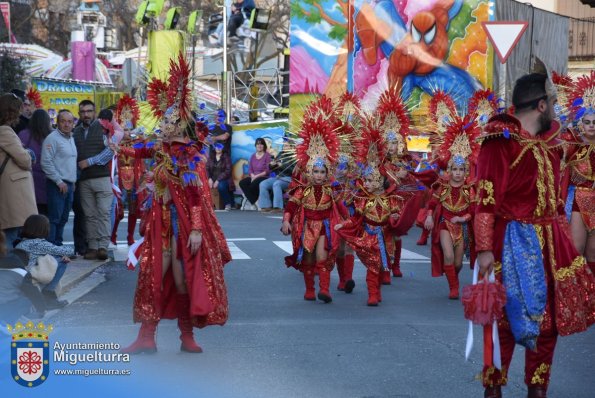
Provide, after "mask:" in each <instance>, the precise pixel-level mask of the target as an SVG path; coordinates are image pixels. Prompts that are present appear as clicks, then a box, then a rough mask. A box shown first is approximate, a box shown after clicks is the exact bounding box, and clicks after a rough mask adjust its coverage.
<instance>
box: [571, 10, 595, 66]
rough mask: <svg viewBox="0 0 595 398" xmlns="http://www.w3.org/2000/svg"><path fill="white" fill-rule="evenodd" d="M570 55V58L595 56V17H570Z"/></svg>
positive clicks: (586, 58)
mask: <svg viewBox="0 0 595 398" xmlns="http://www.w3.org/2000/svg"><path fill="white" fill-rule="evenodd" d="M568 57H569V58H570V60H588V59H593V58H595V18H588V19H574V18H570V22H569V27H568Z"/></svg>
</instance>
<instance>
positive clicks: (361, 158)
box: [335, 121, 404, 306]
mask: <svg viewBox="0 0 595 398" xmlns="http://www.w3.org/2000/svg"><path fill="white" fill-rule="evenodd" d="M356 145H357V161H358V162H359V163H361V164H362V167H363V170H362V174H361V177H362V179H363V186H362V187H361V188H360V189H358V190H357V191H356V192H355V193H354V194H353V198H352V205H353V207H354V210H355V214H354V215H353V216H352V217H350V218H349V219H348V220H346V221H345V222H343V223H342V224H339V225H337V226H336V227H335V229H336V230H338V231H339V234H340V235H341V237H342V238H343V239H345V240H346V241H347V243H348V244H349V245H350V246H351V247H353V248H354V250H355V252H356V253H357V256H358V257H359V259H360V260H361V261H362V263H363V264H364V266H365V267H366V268H367V273H366V284H367V286H368V305H369V306H377V305H378V303H379V302H381V301H382V294H381V285H382V272H383V271H388V270H389V267H390V264H391V260H392V256H391V254H392V253H394V241H393V235H394V234H397V233H398V232H399V230H398V224H399V212H400V211H401V209H402V207H403V203H404V201H403V198H402V197H400V196H398V195H397V194H396V193H395V191H394V187H390V189H389V183H388V180H387V178H386V170H385V169H384V166H383V162H382V159H384V157H385V154H386V149H385V146H384V142H383V139H382V135H381V132H380V129H379V128H378V127H376V126H374V122H373V121H368V122H366V126H365V127H364V128H363V131H362V134H361V139H360V140H358V142H357V143H356ZM387 189H388V190H387Z"/></svg>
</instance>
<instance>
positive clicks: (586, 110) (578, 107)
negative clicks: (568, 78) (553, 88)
mask: <svg viewBox="0 0 595 398" xmlns="http://www.w3.org/2000/svg"><path fill="white" fill-rule="evenodd" d="M568 107H569V108H570V109H571V110H572V112H573V114H574V119H575V120H580V119H581V118H582V117H583V116H584V115H585V114H593V113H595V71H593V70H592V71H591V73H590V74H588V75H583V76H581V77H579V78H578V80H577V81H576V83H575V85H574V88H573V90H572V92H571V93H570V95H569V101H568Z"/></svg>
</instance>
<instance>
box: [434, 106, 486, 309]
mask: <svg viewBox="0 0 595 398" xmlns="http://www.w3.org/2000/svg"><path fill="white" fill-rule="evenodd" d="M480 133H481V130H480V129H479V127H478V126H477V124H476V123H475V121H473V120H471V117H465V118H462V119H461V118H459V117H456V118H455V120H454V121H453V122H452V123H451V124H450V125H449V126H448V128H447V130H446V132H444V134H443V135H442V136H439V137H433V138H434V140H433V141H434V143H436V141H437V140H439V141H440V144H439V145H438V146H437V148H436V149H435V151H434V156H435V157H436V158H437V159H438V160H439V161H438V162H437V163H438V164H444V163H446V164H447V167H446V170H445V171H446V174H445V175H444V176H443V178H441V179H439V180H438V181H436V182H435V183H434V185H433V186H432V193H433V196H432V199H431V200H430V203H429V205H428V215H427V217H426V221H425V228H426V229H427V230H428V231H432V276H434V277H440V276H442V275H443V274H444V275H446V279H447V281H448V286H449V289H450V292H449V295H448V298H450V299H453V300H456V299H458V298H459V277H458V274H459V272H460V270H461V267H462V265H463V255H464V253H465V251H466V250H467V251H471V253H473V248H472V237H471V234H470V228H469V226H470V225H472V224H470V223H471V219H472V215H473V211H474V205H473V202H474V196H475V192H474V188H473V183H472V182H468V181H466V179H467V178H468V176H469V172H470V170H471V169H472V168H473V167H475V159H476V157H477V154H478V152H479V144H477V143H476V142H475V140H476V139H477V137H478V136H479V134H480ZM471 261H472V263H473V261H474V256H471Z"/></svg>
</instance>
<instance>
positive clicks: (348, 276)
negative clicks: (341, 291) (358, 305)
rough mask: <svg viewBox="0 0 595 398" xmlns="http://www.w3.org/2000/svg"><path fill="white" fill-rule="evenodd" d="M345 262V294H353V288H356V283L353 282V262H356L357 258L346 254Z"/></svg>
mask: <svg viewBox="0 0 595 398" xmlns="http://www.w3.org/2000/svg"><path fill="white" fill-rule="evenodd" d="M343 261H344V264H343V276H344V279H345V293H351V292H353V288H355V282H354V281H353V262H354V261H355V258H354V257H353V254H346V255H345V259H344V260H343Z"/></svg>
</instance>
